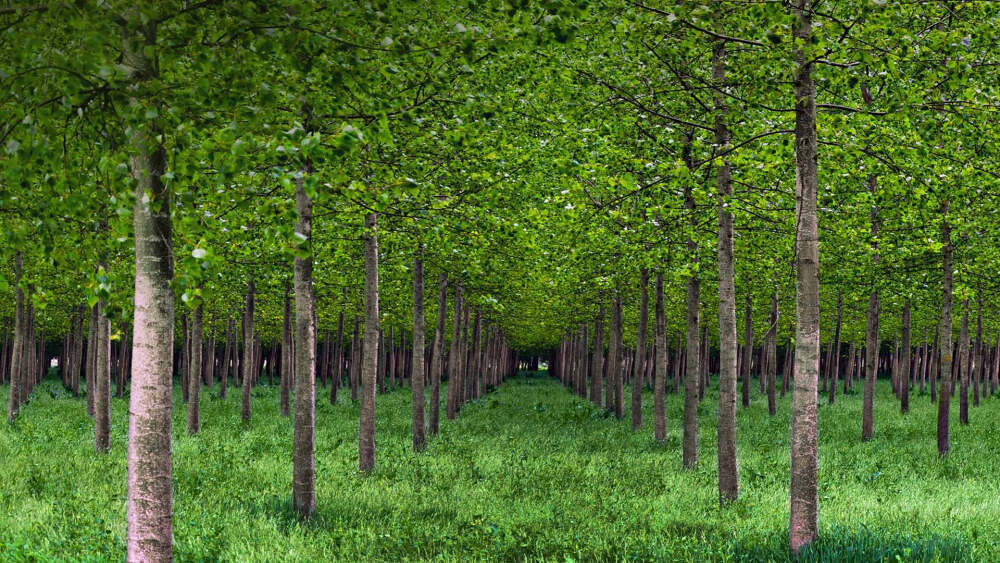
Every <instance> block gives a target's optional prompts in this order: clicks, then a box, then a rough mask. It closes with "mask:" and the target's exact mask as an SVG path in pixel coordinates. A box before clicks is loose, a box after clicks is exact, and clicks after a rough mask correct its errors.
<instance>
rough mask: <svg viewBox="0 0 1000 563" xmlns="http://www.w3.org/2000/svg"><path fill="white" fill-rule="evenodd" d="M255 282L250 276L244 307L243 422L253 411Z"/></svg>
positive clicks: (241, 410) (241, 413) (241, 411)
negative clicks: (251, 392) (251, 401)
mask: <svg viewBox="0 0 1000 563" xmlns="http://www.w3.org/2000/svg"><path fill="white" fill-rule="evenodd" d="M254 291H255V289H254V283H253V278H252V277H251V278H250V282H249V283H248V284H247V299H246V305H245V307H244V309H243V361H242V362H241V363H242V364H243V365H242V369H243V374H242V376H241V379H242V383H243V389H242V392H243V393H242V403H241V407H240V416H242V418H243V422H250V417H251V414H252V411H251V403H250V400H251V395H250V391H251V389H252V387H253V376H254V373H253V371H254V364H255V362H254V350H253V349H254V333H253V307H254Z"/></svg>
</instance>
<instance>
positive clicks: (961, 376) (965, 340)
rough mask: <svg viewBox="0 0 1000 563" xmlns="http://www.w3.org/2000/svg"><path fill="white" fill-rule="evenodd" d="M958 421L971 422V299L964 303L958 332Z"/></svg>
mask: <svg viewBox="0 0 1000 563" xmlns="http://www.w3.org/2000/svg"><path fill="white" fill-rule="evenodd" d="M958 382H959V394H958V422H959V424H968V423H969V301H968V300H965V302H964V303H963V304H962V328H961V329H960V332H959V333H958Z"/></svg>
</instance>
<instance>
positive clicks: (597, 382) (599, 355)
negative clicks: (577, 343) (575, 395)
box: [590, 298, 604, 407]
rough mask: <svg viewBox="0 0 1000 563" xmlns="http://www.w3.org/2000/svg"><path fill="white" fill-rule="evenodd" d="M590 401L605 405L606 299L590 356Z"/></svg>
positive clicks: (602, 301) (595, 327) (601, 306)
mask: <svg viewBox="0 0 1000 563" xmlns="http://www.w3.org/2000/svg"><path fill="white" fill-rule="evenodd" d="M590 358H591V365H590V374H591V375H590V401H591V402H592V403H594V404H595V405H597V406H598V407H600V406H604V378H603V374H604V373H603V372H604V299H603V298H601V304H600V310H599V312H598V313H597V319H596V320H595V321H594V353H593V354H592V355H591V356H590Z"/></svg>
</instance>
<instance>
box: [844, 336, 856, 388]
mask: <svg viewBox="0 0 1000 563" xmlns="http://www.w3.org/2000/svg"><path fill="white" fill-rule="evenodd" d="M855 352H856V351H855V345H854V341H853V340H852V341H851V344H850V346H849V347H848V349H847V370H845V371H844V389H843V392H844V394H845V395H846V394H847V389H848V385H849V384H850V382H851V379H852V378H853V376H854V361H855Z"/></svg>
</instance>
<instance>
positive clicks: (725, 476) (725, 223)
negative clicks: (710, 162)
mask: <svg viewBox="0 0 1000 563" xmlns="http://www.w3.org/2000/svg"><path fill="white" fill-rule="evenodd" d="M712 73H713V79H714V81H715V85H716V88H718V90H717V91H716V93H715V144H716V149H717V150H720V151H726V150H728V149H729V127H728V125H727V122H726V117H727V108H726V97H725V94H724V92H725V87H726V42H725V41H723V40H721V39H720V40H717V41H716V42H715V45H714V46H713V50H712ZM717 186H718V190H719V252H718V260H719V424H718V428H717V434H718V442H719V444H718V458H719V460H718V461H719V503H720V504H726V503H728V502H731V501H734V500H736V499H737V498H739V466H738V463H737V457H736V431H737V422H736V363H737V361H736V272H735V265H734V257H733V214H732V212H731V211H730V209H731V206H732V201H731V199H732V195H733V172H732V165H731V164H730V163H729V161H728V160H727V159H723V161H722V164H721V166H720V167H719V170H718V172H717ZM658 283H662V280H661V281H659V282H658ZM661 306H662V305H661V304H660V303H657V307H661ZM657 314H660V311H659V310H657ZM744 391H746V386H744Z"/></svg>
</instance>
